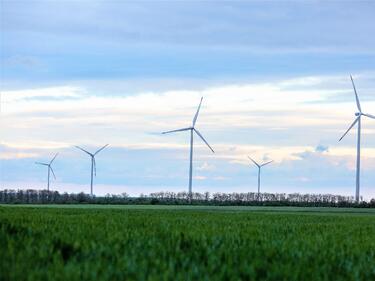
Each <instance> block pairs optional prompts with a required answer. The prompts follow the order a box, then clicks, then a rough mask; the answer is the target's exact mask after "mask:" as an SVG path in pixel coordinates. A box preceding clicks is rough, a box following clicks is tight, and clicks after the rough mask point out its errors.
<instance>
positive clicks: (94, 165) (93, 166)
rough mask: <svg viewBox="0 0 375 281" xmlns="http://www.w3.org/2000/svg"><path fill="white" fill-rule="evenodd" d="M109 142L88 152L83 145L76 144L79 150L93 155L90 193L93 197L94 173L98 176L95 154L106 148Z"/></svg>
mask: <svg viewBox="0 0 375 281" xmlns="http://www.w3.org/2000/svg"><path fill="white" fill-rule="evenodd" d="M108 145H109V144H106V145H105V146H103V147H102V148H100V149H98V150H97V151H96V152H95V153H91V152H88V151H87V150H85V149H83V148H82V147H79V146H76V148H78V149H79V150H82V151H83V152H85V153H87V154H88V155H89V156H90V157H91V184H90V194H91V197H92V196H93V184H94V175H95V176H96V161H95V156H96V155H97V154H98V153H99V152H100V151H102V150H103V149H104V148H106V147H107V146H108Z"/></svg>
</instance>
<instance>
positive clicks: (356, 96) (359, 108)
mask: <svg viewBox="0 0 375 281" xmlns="http://www.w3.org/2000/svg"><path fill="white" fill-rule="evenodd" d="M350 80H352V85H353V89H354V94H355V101H356V102H357V108H358V110H359V112H362V109H361V104H360V103H359V98H358V94H357V90H356V88H355V85H354V81H353V77H352V76H351V75H350Z"/></svg>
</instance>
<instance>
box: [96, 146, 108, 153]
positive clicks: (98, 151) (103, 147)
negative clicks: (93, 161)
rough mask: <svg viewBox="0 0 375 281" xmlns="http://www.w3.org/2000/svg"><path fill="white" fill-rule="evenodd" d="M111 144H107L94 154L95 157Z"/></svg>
mask: <svg viewBox="0 0 375 281" xmlns="http://www.w3.org/2000/svg"><path fill="white" fill-rule="evenodd" d="M108 145H109V144H106V145H105V146H103V147H102V148H101V149H99V150H98V151H97V152H95V153H94V155H96V154H98V153H99V152H100V151H102V150H103V149H104V148H106V147H107V146H108Z"/></svg>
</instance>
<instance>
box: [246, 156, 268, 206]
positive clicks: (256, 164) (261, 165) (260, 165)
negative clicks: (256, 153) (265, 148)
mask: <svg viewBox="0 0 375 281" xmlns="http://www.w3.org/2000/svg"><path fill="white" fill-rule="evenodd" d="M247 157H249V159H250V160H251V161H252V162H253V163H254V164H255V166H257V167H258V200H259V196H260V169H261V168H262V167H263V166H266V165H268V164H270V163H272V162H273V160H271V161H268V162H266V163H263V164H258V163H257V162H255V160H253V159H252V158H251V157H250V156H247Z"/></svg>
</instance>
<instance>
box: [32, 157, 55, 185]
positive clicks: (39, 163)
mask: <svg viewBox="0 0 375 281" xmlns="http://www.w3.org/2000/svg"><path fill="white" fill-rule="evenodd" d="M57 155H58V153H56V154H55V156H54V157H53V158H52V160H51V161H50V162H49V163H42V162H35V164H37V165H42V166H46V167H47V170H48V177H47V191H49V182H50V180H49V178H50V175H51V172H52V175H53V177H54V178H55V179H56V176H55V173H54V172H53V169H52V162H53V161H54V160H55V159H56V157H57Z"/></svg>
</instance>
